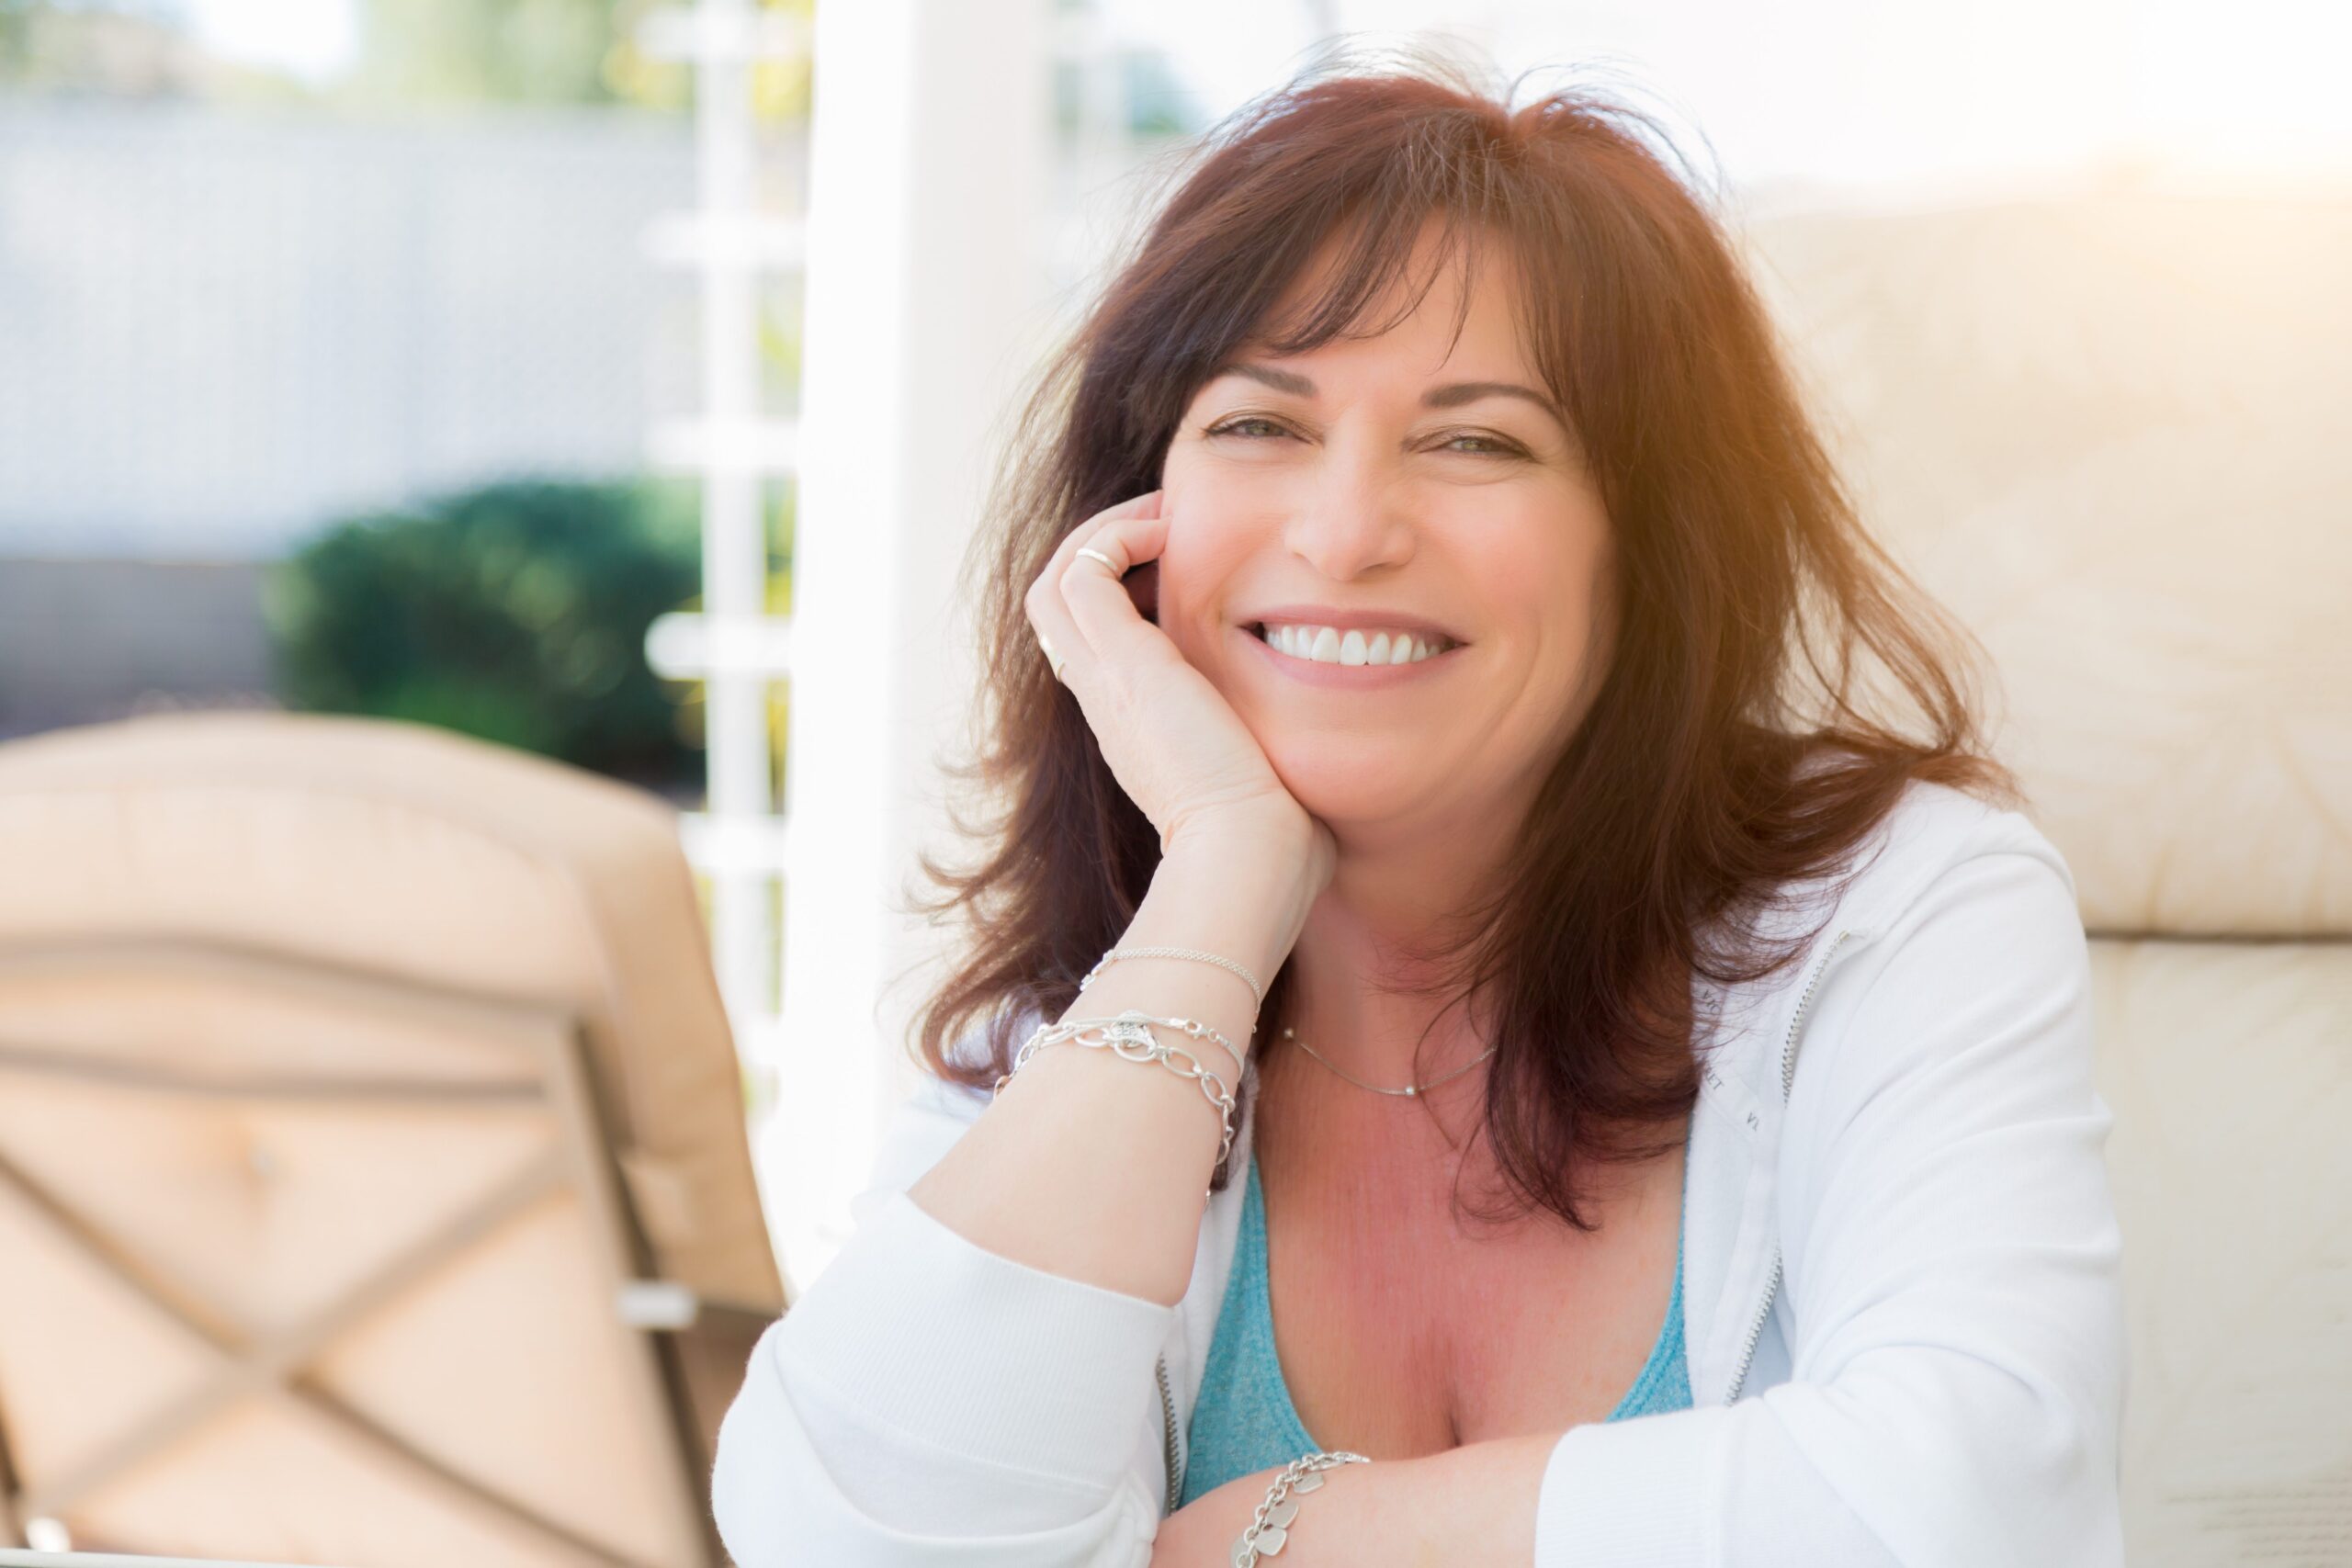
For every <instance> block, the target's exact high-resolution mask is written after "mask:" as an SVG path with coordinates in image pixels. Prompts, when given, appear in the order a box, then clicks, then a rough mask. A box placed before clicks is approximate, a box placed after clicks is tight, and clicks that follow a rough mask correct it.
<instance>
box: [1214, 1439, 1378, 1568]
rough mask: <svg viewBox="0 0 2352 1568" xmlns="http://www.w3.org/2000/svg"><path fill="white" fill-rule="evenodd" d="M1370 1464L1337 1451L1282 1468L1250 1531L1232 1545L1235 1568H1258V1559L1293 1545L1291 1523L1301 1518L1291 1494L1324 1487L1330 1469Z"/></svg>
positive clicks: (1304, 1456) (1303, 1456)
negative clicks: (1291, 1543) (1326, 1474)
mask: <svg viewBox="0 0 2352 1568" xmlns="http://www.w3.org/2000/svg"><path fill="white" fill-rule="evenodd" d="M1371 1462H1372V1461H1371V1460H1370V1459H1369V1458H1367V1457H1366V1456H1365V1455H1363V1454H1355V1453H1349V1452H1348V1451H1347V1450H1344V1449H1335V1450H1331V1451H1329V1452H1327V1453H1319V1454H1301V1455H1300V1456H1299V1457H1298V1458H1296V1459H1295V1460H1293V1461H1290V1462H1289V1463H1288V1464H1286V1465H1284V1466H1283V1472H1282V1473H1281V1474H1280V1475H1277V1476H1276V1477H1274V1483H1273V1484H1272V1486H1270V1487H1268V1488H1267V1489H1266V1496H1265V1500H1264V1501H1263V1502H1261V1503H1260V1504H1259V1505H1258V1510H1257V1512H1256V1513H1255V1514H1254V1515H1252V1516H1251V1517H1250V1526H1249V1528H1248V1529H1244V1530H1243V1531H1242V1532H1241V1534H1240V1536H1239V1538H1238V1539H1237V1540H1235V1541H1234V1543H1233V1568H1257V1562H1258V1559H1259V1558H1261V1557H1273V1556H1277V1555H1279V1554H1280V1553H1281V1551H1282V1549H1283V1547H1284V1546H1286V1545H1288V1544H1289V1543H1290V1527H1291V1521H1292V1520H1293V1519H1295V1518H1296V1517H1298V1504H1297V1502H1296V1500H1295V1499H1294V1498H1293V1497H1292V1496H1291V1495H1290V1494H1291V1493H1293V1492H1301V1493H1305V1492H1313V1491H1316V1490H1318V1489H1319V1488H1320V1487H1321V1486H1322V1484H1323V1474H1322V1472H1325V1471H1327V1470H1336V1469H1338V1468H1339V1467H1340V1465H1343V1464H1370V1463H1371Z"/></svg>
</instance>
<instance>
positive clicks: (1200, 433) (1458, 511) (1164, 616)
mask: <svg viewBox="0 0 2352 1568" xmlns="http://www.w3.org/2000/svg"><path fill="white" fill-rule="evenodd" d="M1435 238H1436V231H1435V230H1434V228H1431V229H1430V230H1426V231H1424V234H1423V237H1422V239H1421V241H1420V243H1421V245H1422V246H1423V247H1424V248H1423V250H1422V251H1421V252H1419V253H1417V257H1416V263H1415V270H1414V274H1413V275H1414V276H1422V270H1421V269H1424V268H1425V267H1426V266H1427V265H1428V253H1427V249H1426V247H1427V246H1428V245H1430V243H1433V242H1434V240H1435ZM1329 254H1330V253H1329V247H1328V246H1327V248H1326V251H1325V252H1324V253H1323V254H1320V255H1318V256H1317V261H1316V264H1315V265H1311V266H1310V267H1308V268H1307V269H1306V273H1305V275H1304V276H1305V277H1306V279H1308V280H1310V281H1309V282H1307V283H1304V284H1302V285H1301V286H1300V287H1299V288H1295V290H1294V292H1293V295H1292V297H1291V298H1290V299H1286V300H1285V301H1284V302H1283V307H1284V309H1289V308H1295V307H1296V306H1297V305H1298V304H1299V303H1301V302H1302V300H1304V299H1309V298H1311V297H1312V296H1310V295H1308V294H1307V293H1306V289H1308V288H1312V287H1313V284H1312V281H1311V280H1313V279H1315V278H1316V277H1317V276H1318V274H1319V272H1320V270H1321V268H1322V266H1323V265H1327V263H1328V259H1329ZM1514 271H1515V269H1514V268H1513V267H1512V265H1511V264H1510V261H1509V260H1508V259H1507V257H1506V255H1505V254H1504V249H1503V247H1502V246H1500V245H1490V246H1487V247H1486V251H1485V257H1484V260H1483V263H1482V265H1480V267H1479V270H1478V273H1477V275H1476V276H1475V277H1472V278H1469V279H1467V282H1468V286H1469V288H1470V289H1471V298H1470V301H1469V313H1468V316H1467V319H1466V321H1464V326H1463V330H1462V334H1461V337H1460V340H1459V341H1458V342H1454V343H1452V344H1450V345H1449V341H1448V340H1449V339H1450V338H1451V336H1452V332H1453V319H1454V315H1455V312H1456V311H1457V310H1458V309H1459V308H1460V301H1461V290H1462V288H1463V287H1464V282H1465V278H1464V270H1463V266H1462V264H1461V263H1460V261H1459V260H1458V259H1457V261H1456V262H1455V264H1454V265H1453V267H1452V268H1451V269H1450V271H1449V275H1448V276H1444V277H1442V278H1441V279H1440V280H1439V281H1438V283H1437V285H1436V286H1435V287H1434V288H1431V289H1430V291H1429V293H1428V295H1427V296H1426V297H1425V298H1424V299H1422V300H1421V302H1420V305H1419V308H1418V309H1417V310H1415V311H1414V313H1413V314H1412V315H1411V316H1410V317H1409V318H1408V319H1407V320H1405V321H1403V322H1401V323H1400V324H1398V325H1397V327H1395V328H1393V329H1392V330H1390V331H1389V332H1387V333H1385V334H1383V335H1381V336H1379V337H1374V338H1359V339H1354V340H1350V339H1346V338H1340V339H1335V340H1334V341H1332V342H1330V343H1328V344H1324V345H1323V346H1322V347H1320V348H1317V349H1316V350H1314V351H1313V352H1312V353H1308V354H1303V355H1293V356H1290V357H1285V358H1276V357H1274V356H1272V355H1268V354H1265V353H1262V352H1259V351H1256V350H1255V349H1251V348H1245V349H1244V350H1243V351H1242V352H1240V353H1239V354H1237V355H1235V356H1234V357H1233V359H1232V360H1231V361H1230V362H1228V363H1227V365H1226V366H1225V367H1223V368H1222V370H1221V371H1220V372H1219V373H1218V374H1216V375H1215V376H1213V377H1212V378H1211V379H1210V380H1208V381H1207V382H1206V383H1205V384H1204V385H1203V386H1202V388H1201V389H1200V390H1199V392H1198V393H1197V394H1196V395H1195V396H1194V397H1193V400H1192V403H1191V405H1190V406H1189V407H1188V408H1187V409H1186V410H1185V412H1184V417H1183V420H1182V423H1181V424H1180V426H1179V427H1178V429H1177V432H1176V434H1175V436H1174V438H1173V439H1172V441H1171V442H1170V446H1169V448H1168V454H1167V457H1166V461H1165V465H1164V467H1163V468H1162V471H1161V479H1160V484H1161V489H1162V491H1163V492H1164V493H1163V495H1162V498H1161V506H1162V513H1163V514H1164V515H1165V516H1167V517H1168V518H1169V519H1170V525H1169V532H1168V542H1167V547H1166V550H1165V552H1164V554H1163V555H1162V556H1161V558H1160V562H1159V585H1158V590H1159V609H1158V615H1159V626H1160V627H1161V629H1162V630H1164V631H1166V632H1167V633H1168V635H1169V636H1170V637H1171V638H1173V639H1174V641H1175V643H1176V645H1177V647H1178V648H1179V649H1182V652H1183V654H1184V656H1185V658H1186V659H1187V660H1189V661H1190V662H1191V663H1192V664H1193V666H1194V667H1195V668H1197V669H1199V670H1200V671H1202V672H1203V673H1204V674H1205V675H1206V676H1207V677H1208V679H1209V680H1210V682H1212V683H1214V684H1215V685H1216V688H1217V689H1218V691H1219V692H1221V693H1222V694H1224V696H1225V697H1226V699H1227V701H1228V702H1229V703H1231V704H1232V705H1233V707H1234V709H1235V711H1236V712H1237V713H1238V714H1239V716H1240V717H1241V719H1242V721H1243V722H1244V723H1245V724H1247V725H1248V726H1249V727H1250V731H1251V732H1252V733H1253V734H1254V735H1255V736H1256V737H1257V739H1258V741H1259V743H1260V745H1261V747H1262V748H1263V749H1264V750H1265V752H1266V755H1267V758H1268V760H1269V761H1271V762H1272V765H1273V768H1274V771H1275V773H1277V774H1278V775H1279V776H1280V777H1281V778H1282V780H1283V784H1284V785H1285V786H1286V787H1287V788H1288V789H1289V790H1290V792H1291V793H1292V795H1295V797H1297V799H1298V801H1299V803H1300V805H1302V806H1304V807H1306V809H1307V810H1308V811H1309V812H1311V813H1313V814H1314V815H1315V816H1317V817H1318V818H1322V819H1323V820H1324V821H1325V822H1326V823H1328V824H1329V825H1330V826H1331V827H1332V828H1333V829H1334V830H1335V831H1337V832H1339V833H1340V838H1341V840H1342V841H1343V842H1344V841H1345V840H1347V839H1348V837H1349V834H1348V832H1347V831H1346V829H1347V827H1348V826H1349V825H1371V824H1381V823H1389V824H1397V823H1402V824H1405V825H1408V826H1411V827H1415V828H1428V829H1438V828H1442V827H1443V826H1444V825H1446V824H1449V823H1461V824H1473V823H1479V822H1486V823H1488V824H1491V821H1492V818H1491V815H1490V814H1491V813H1492V812H1494V811H1496V810H1498V809H1504V808H1510V807H1514V806H1515V805H1516V803H1517V802H1518V801H1519V800H1520V797H1521V795H1522V793H1523V792H1524V791H1525V790H1527V789H1530V788H1532V784H1533V782H1534V780H1535V778H1536V777H1538V776H1540V774H1541V773H1542V772H1543V770H1544V769H1545V768H1546V767H1548V765H1549V764H1550V762H1551V761H1552V759H1553V758H1554V757H1555V756H1556V755H1557V754H1558V753H1559V751H1560V749H1561V748H1562V747H1563V746H1564V745H1565V744H1566V741H1567V739H1569V738H1570V737H1571V736H1572V735H1573V734H1574V732H1575V728H1576V726H1577V724H1578V723H1579V722H1580V721H1581V720H1582V717H1583V713H1584V709H1585V707H1586V706H1587V705H1588V704H1589V690H1588V689H1587V688H1586V685H1585V682H1586V681H1587V679H1588V667H1589V662H1590V661H1591V660H1595V659H1603V658H1605V657H1606V649H1607V646H1608V642H1607V637H1608V629H1609V627H1610V626H1611V624H1612V623H1611V620H1610V617H1611V614H1612V611H1611V598H1610V592H1609V584H1608V581H1607V579H1608V570H1607V568H1608V562H1609V558H1610V553H1609V551H1610V539H1609V519H1608V516H1607V514H1606V513H1605V512H1604V510H1603V508H1602V506H1601V502H1600V496H1599V494H1598V492H1597V491H1596V490H1595V489H1594V486H1593V484H1592V482H1591V480H1590V479H1589V476H1588V475H1587V473H1586V471H1585V468H1584V465H1583V461H1582V458H1581V457H1580V454H1579V451H1578V448H1577V443H1576V440H1575V437H1574V434H1572V433H1571V432H1570V431H1569V430H1568V429H1567V427H1566V423H1565V416H1564V415H1562V414H1559V413H1556V412H1554V409H1553V405H1552V401H1551V399H1550V397H1549V396H1548V394H1547V393H1546V392H1545V391H1544V387H1543V383H1542V380H1541V379H1540V378H1539V377H1538V376H1537V374H1536V372H1535V368H1534V366H1533V365H1532V362H1531V359H1530V356H1529V355H1528V354H1527V353H1526V351H1525V348H1524V346H1523V345H1522V344H1521V342H1520V340H1519V334H1518V329H1517V327H1516V325H1515V323H1514V321H1513V316H1512V310H1511V300H1512V296H1511V295H1510V293H1509V292H1507V291H1508V290H1509V289H1510V288H1515V287H1516V280H1515V276H1513V274H1514ZM1390 309H1392V310H1393V305H1392V306H1391V307H1390ZM1277 315H1278V319H1282V311H1280V310H1278V312H1277ZM1372 319H1373V320H1374V321H1378V320H1381V319H1385V312H1379V311H1376V312H1375V314H1374V316H1373V317H1372ZM1506 388H1508V389H1525V395H1521V394H1520V393H1518V392H1516V391H1508V390H1504V389H1506ZM1270 622H1271V623H1272V626H1269V627H1267V629H1269V630H1273V629H1277V628H1281V627H1283V626H1291V627H1298V628H1304V629H1300V630H1295V631H1291V632H1285V633H1283V636H1285V637H1296V638H1298V639H1301V640H1300V641H1297V642H1295V643H1291V644H1290V645H1289V646H1291V647H1292V648H1293V649H1295V651H1290V652H1285V651H1281V650H1279V649H1277V648H1276V647H1274V646H1271V645H1269V644H1268V643H1267V642H1266V641H1264V640H1262V639H1261V635H1260V630H1259V628H1260V627H1261V626H1266V624H1267V623H1270ZM1320 626H1329V627H1330V628H1331V630H1330V631H1329V632H1322V631H1317V630H1316V629H1315V628H1317V627H1320ZM1399 630H1435V631H1438V632H1441V633H1442V634H1444V639H1445V640H1444V641H1442V642H1441V643H1440V645H1439V646H1441V647H1442V648H1444V649H1446V650H1445V651H1442V652H1441V653H1439V654H1438V655H1437V656H1436V657H1434V658H1430V659H1429V660H1425V661H1422V662H1419V663H1411V664H1406V665H1402V666H1398V665H1388V664H1384V665H1381V666H1378V667H1374V666H1373V665H1371V664H1369V663H1360V664H1352V665H1351V664H1350V663H1348V662H1347V660H1351V659H1353V658H1356V657H1357V656H1358V653H1359V639H1360V640H1361V644H1362V651H1363V652H1364V653H1366V654H1370V653H1374V652H1380V651H1384V650H1386V651H1392V652H1393V650H1394V647H1395V635H1394V634H1395V633H1396V632H1397V631H1399ZM1351 632H1352V633H1354V634H1355V635H1354V636H1351V635H1349V634H1351ZM1384 632H1385V633H1386V634H1388V635H1387V636H1385V637H1384V636H1383V635H1382V634H1383V633H1384ZM1308 638H1312V639H1314V640H1315V641H1317V642H1319V643H1320V644H1322V645H1323V651H1324V652H1326V653H1327V654H1328V653H1329V652H1331V651H1333V650H1334V648H1335V645H1336V651H1337V652H1338V653H1339V655H1340V662H1337V663H1329V662H1320V661H1317V660H1315V659H1313V658H1311V657H1306V655H1308V654H1311V653H1312V652H1313V651H1314V649H1312V648H1311V647H1310V646H1309V645H1308V644H1307V642H1306V640H1305V639H1308Z"/></svg>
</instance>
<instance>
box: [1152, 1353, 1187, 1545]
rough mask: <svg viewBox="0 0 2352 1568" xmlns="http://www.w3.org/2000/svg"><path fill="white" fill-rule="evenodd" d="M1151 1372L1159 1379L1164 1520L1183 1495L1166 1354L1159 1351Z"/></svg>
mask: <svg viewBox="0 0 2352 1568" xmlns="http://www.w3.org/2000/svg"><path fill="white" fill-rule="evenodd" d="M1152 1371H1154V1372H1155V1373H1157V1374H1158V1376H1159V1422H1160V1457H1161V1459H1162V1461H1164V1463H1165V1464H1166V1466H1167V1471H1168V1506H1166V1507H1165V1508H1163V1509H1161V1510H1160V1517H1162V1518H1166V1517H1168V1516H1170V1515H1171V1514H1173V1513H1174V1512H1175V1511H1176V1505H1177V1504H1178V1503H1179V1502H1180V1501H1182V1498H1183V1495H1184V1487H1183V1478H1182V1476H1180V1475H1179V1474H1178V1473H1177V1472H1176V1399H1175V1396H1174V1395H1173V1394H1171V1393H1169V1392H1168V1353H1167V1352H1166V1351H1164V1350H1163V1351H1161V1352H1160V1355H1159V1360H1158V1361H1156V1362H1154V1363H1153V1365H1152Z"/></svg>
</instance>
